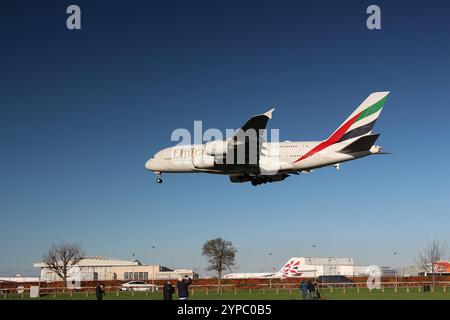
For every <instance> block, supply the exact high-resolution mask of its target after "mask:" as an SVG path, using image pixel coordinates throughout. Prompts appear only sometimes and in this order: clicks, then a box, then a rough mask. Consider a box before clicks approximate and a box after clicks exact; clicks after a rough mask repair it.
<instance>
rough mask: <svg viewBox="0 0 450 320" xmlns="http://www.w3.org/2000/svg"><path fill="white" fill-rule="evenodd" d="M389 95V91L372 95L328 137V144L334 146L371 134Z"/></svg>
mask: <svg viewBox="0 0 450 320" xmlns="http://www.w3.org/2000/svg"><path fill="white" fill-rule="evenodd" d="M388 95H389V91H386V92H373V93H371V94H370V95H369V96H368V97H367V98H366V100H364V101H363V102H362V103H361V104H360V105H359V106H358V108H356V110H355V111H353V113H352V114H351V115H350V116H349V117H348V118H347V119H346V120H345V121H344V122H343V123H342V124H341V125H340V126H339V127H338V128H337V129H336V131H334V132H333V134H331V136H330V137H328V139H327V142H328V143H329V144H333V143H337V142H342V141H346V140H349V139H352V138H357V137H360V136H364V135H368V134H371V133H372V129H373V127H374V126H375V122H376V121H377V119H378V117H379V116H380V113H381V110H382V109H383V106H384V103H385V102H386V99H387V96H388Z"/></svg>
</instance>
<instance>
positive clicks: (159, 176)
mask: <svg viewBox="0 0 450 320" xmlns="http://www.w3.org/2000/svg"><path fill="white" fill-rule="evenodd" d="M162 182H163V180H162V178H161V172H156V183H162Z"/></svg>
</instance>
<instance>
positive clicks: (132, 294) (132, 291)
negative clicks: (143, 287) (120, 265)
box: [131, 289, 134, 297]
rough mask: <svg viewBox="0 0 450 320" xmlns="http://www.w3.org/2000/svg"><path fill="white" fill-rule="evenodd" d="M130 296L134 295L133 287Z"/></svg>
mask: <svg viewBox="0 0 450 320" xmlns="http://www.w3.org/2000/svg"><path fill="white" fill-rule="evenodd" d="M131 296H133V297H134V290H133V289H131Z"/></svg>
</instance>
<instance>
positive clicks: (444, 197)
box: [0, 1, 450, 275]
mask: <svg viewBox="0 0 450 320" xmlns="http://www.w3.org/2000/svg"><path fill="white" fill-rule="evenodd" d="M73 3H76V4H78V5H80V7H81V10H82V30H81V31H68V30H67V29H66V27H65V22H66V17H67V15H66V13H65V11H66V7H67V6H68V5H69V4H73ZM373 3H376V4H378V5H379V6H380V7H381V10H382V30H380V31H369V30H368V29H367V28H366V26H365V25H366V18H367V15H366V13H365V11H366V8H367V6H368V5H369V4H373ZM449 14H450V5H449V3H448V1H431V2H430V1H375V2H373V1H370V2H369V1H327V2H325V1H310V2H305V3H302V2H301V1H288V2H283V1H153V2H147V1H75V2H74V1H70V2H69V1H53V2H50V1H42V2H39V3H38V2H36V1H6V2H5V3H4V4H3V9H2V10H1V13H0V15H1V18H0V37H1V38H0V39H1V43H2V45H1V50H0V67H1V69H0V70H1V77H0V88H1V90H0V107H1V117H0V147H1V149H0V150H1V153H0V221H1V222H0V275H11V274H15V273H16V272H22V273H25V274H31V273H32V272H33V271H32V269H33V268H31V265H32V263H33V262H36V261H38V260H40V259H41V257H42V255H43V254H44V253H45V252H46V250H47V249H48V247H49V246H50V245H51V244H52V243H53V242H56V243H58V242H60V241H69V242H71V241H80V242H81V243H82V244H83V247H84V249H85V251H86V253H87V254H90V255H105V256H110V257H116V258H124V259H131V254H132V253H135V254H136V256H137V257H138V258H139V259H140V260H142V261H143V262H146V263H153V262H155V260H156V262H157V263H161V264H164V265H168V266H177V267H189V268H196V269H197V270H198V271H199V272H200V273H204V268H205V265H206V261H205V259H204V258H203V257H202V256H201V245H202V244H203V242H204V241H206V240H208V239H211V238H215V237H218V236H220V237H223V238H225V239H227V240H230V241H232V242H233V244H234V245H235V246H236V247H237V248H238V255H237V262H238V266H237V268H236V269H235V270H236V271H242V272H244V271H261V270H268V269H270V268H272V267H276V268H277V269H278V268H279V267H280V265H281V264H283V263H284V262H285V261H286V260H287V259H288V258H289V257H291V256H310V255H312V249H311V245H312V244H315V245H316V246H317V250H316V254H317V255H318V256H352V257H354V258H355V260H356V262H357V263H361V264H363V263H370V264H379V265H394V266H397V265H400V264H414V259H415V257H416V256H417V254H418V252H419V251H420V250H422V249H423V248H424V246H425V245H426V240H427V237H430V238H432V237H436V238H438V239H440V240H443V241H447V242H450V235H449V232H448V230H449V225H450V217H449V213H450V212H449V211H450V182H449V181H450V179H449V177H450V169H449V164H450V151H449V138H450V129H449V125H448V119H449V116H450V111H449V110H450V109H449V102H450V59H449V57H450V41H449V35H450V34H449V32H450V19H449ZM380 90H383V91H384V90H389V91H391V95H390V96H389V98H388V101H387V103H386V105H385V108H384V110H383V113H382V115H381V118H380V119H379V121H378V123H377V125H376V131H378V132H381V133H382V135H381V137H380V139H379V140H378V143H379V144H381V145H383V147H384V150H386V151H392V152H393V155H390V156H384V157H381V156H380V157H371V158H366V159H361V160H358V161H354V162H351V163H348V164H344V165H342V167H341V170H340V171H339V172H337V171H336V170H334V169H332V168H327V169H322V170H317V171H315V172H314V173H313V174H309V175H302V176H299V177H290V178H288V179H287V180H286V181H285V182H284V183H274V184H270V185H264V186H260V187H257V188H255V187H252V186H251V185H249V184H231V183H229V181H228V178H227V177H221V176H211V175H203V174H194V175H166V176H165V181H164V183H163V184H162V185H157V184H156V183H155V179H154V175H153V174H152V173H150V172H147V171H146V170H145V168H144V163H145V161H146V160H147V159H148V158H149V157H150V156H151V155H152V154H153V153H155V152H156V151H157V150H158V149H161V148H163V147H167V146H170V145H171V141H170V135H171V132H172V130H174V129H176V128H188V129H192V126H193V121H194V120H203V123H204V127H206V128H220V129H222V130H225V129H226V128H238V127H239V126H240V125H242V124H243V123H244V122H245V121H246V120H247V118H248V117H250V116H252V115H254V114H257V113H261V112H264V111H267V109H269V107H271V106H276V107H277V110H276V111H275V113H274V117H273V119H272V120H271V122H270V124H269V127H270V128H280V135H281V139H282V140H286V139H289V140H314V139H322V138H326V137H327V136H328V135H329V134H330V133H331V132H332V131H333V130H334V129H335V128H336V127H337V125H339V124H340V123H341V122H342V121H343V120H344V119H345V118H346V117H347V116H348V115H349V114H350V113H351V112H352V111H353V110H354V108H355V107H356V106H357V105H358V104H359V103H360V102H361V101H362V100H363V99H364V98H365V97H366V96H367V95H368V94H369V93H370V92H372V91H380ZM153 245H155V246H156V249H155V250H154V252H153V251H152V246H153ZM394 251H397V252H399V255H398V257H394V256H393V252H394ZM269 252H271V253H273V254H272V256H270V257H269V254H268V253H269Z"/></svg>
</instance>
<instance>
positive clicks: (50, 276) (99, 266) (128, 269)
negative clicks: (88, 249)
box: [33, 256, 194, 281]
mask: <svg viewBox="0 0 450 320" xmlns="http://www.w3.org/2000/svg"><path fill="white" fill-rule="evenodd" d="M33 267H35V268H40V269H41V276H40V277H41V279H42V280H46V281H61V278H60V277H59V276H58V275H57V274H56V273H55V272H54V271H53V270H51V269H50V268H48V266H47V265H46V264H45V263H44V262H38V263H34V264H33ZM185 275H188V276H190V277H193V275H194V273H193V271H192V270H190V269H175V270H172V269H169V268H167V267H163V266H160V265H145V264H142V263H140V262H139V261H138V260H134V261H128V260H119V259H111V258H107V257H101V256H96V257H86V258H84V259H82V260H81V261H80V262H79V263H77V264H76V265H74V266H73V267H71V268H70V270H69V271H68V277H69V280H70V279H74V280H77V281H105V280H122V281H130V280H143V281H151V280H163V279H164V280H165V279H167V280H169V279H178V278H180V277H182V276H185Z"/></svg>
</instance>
